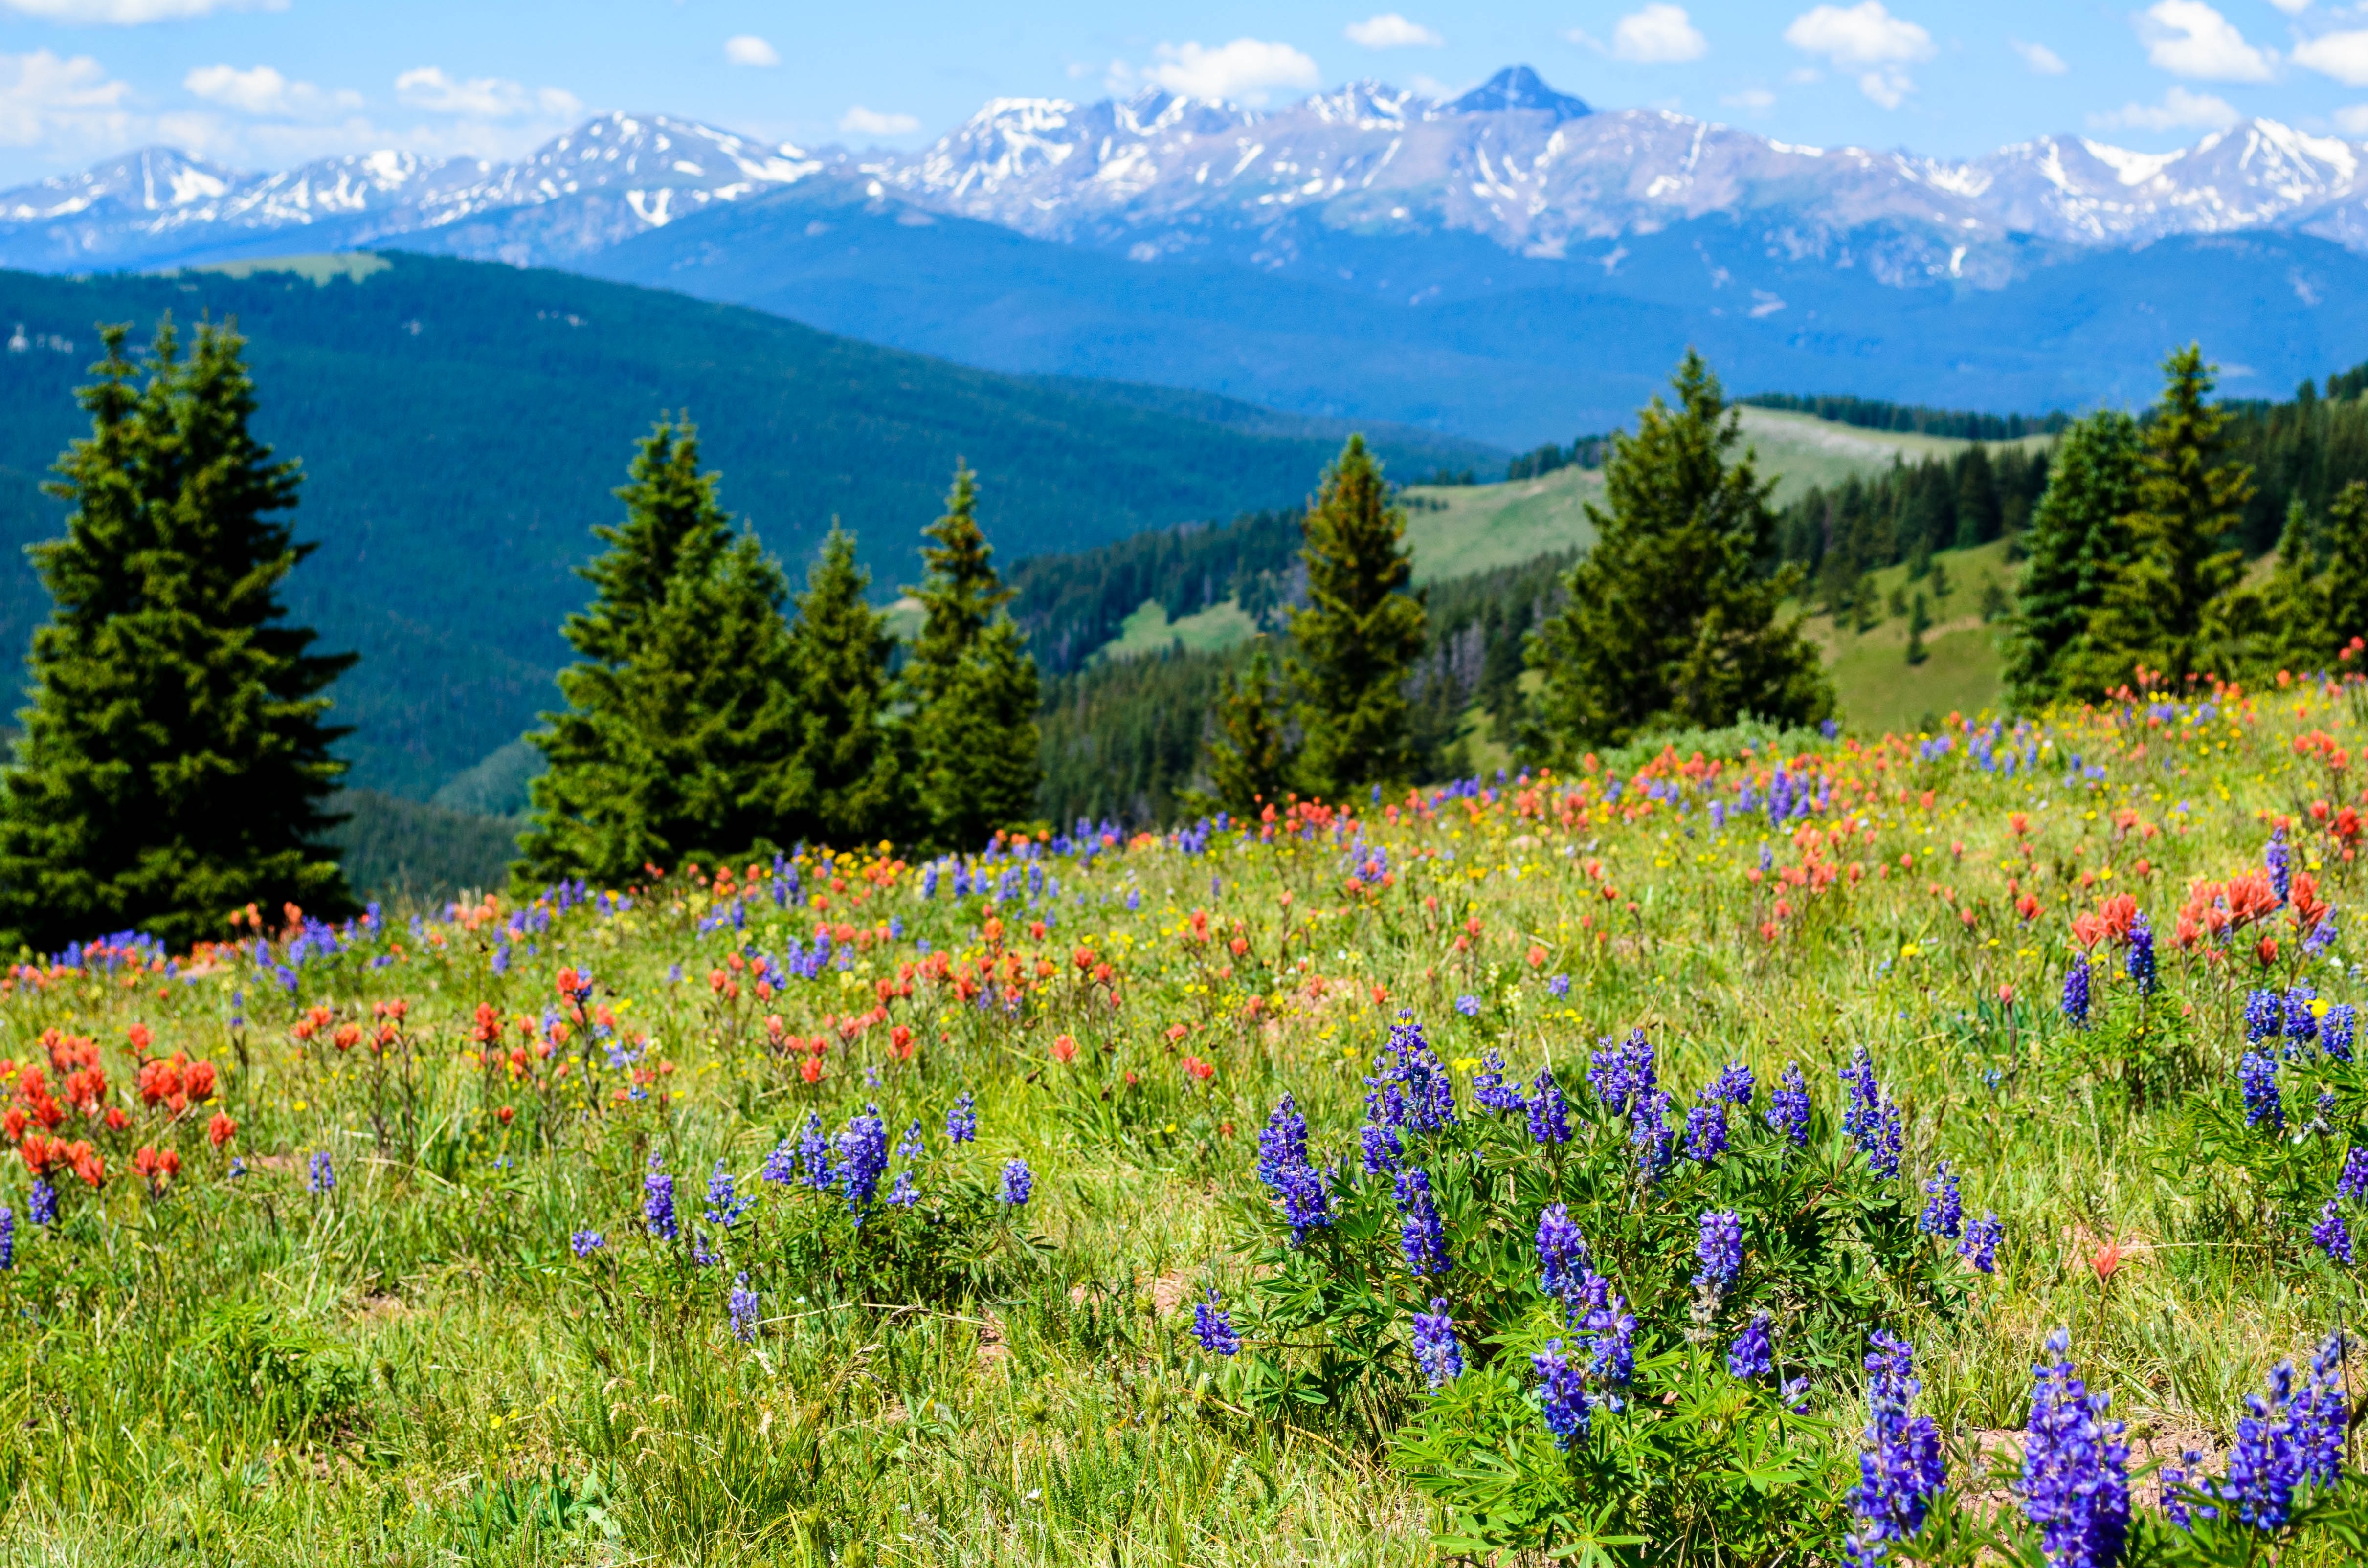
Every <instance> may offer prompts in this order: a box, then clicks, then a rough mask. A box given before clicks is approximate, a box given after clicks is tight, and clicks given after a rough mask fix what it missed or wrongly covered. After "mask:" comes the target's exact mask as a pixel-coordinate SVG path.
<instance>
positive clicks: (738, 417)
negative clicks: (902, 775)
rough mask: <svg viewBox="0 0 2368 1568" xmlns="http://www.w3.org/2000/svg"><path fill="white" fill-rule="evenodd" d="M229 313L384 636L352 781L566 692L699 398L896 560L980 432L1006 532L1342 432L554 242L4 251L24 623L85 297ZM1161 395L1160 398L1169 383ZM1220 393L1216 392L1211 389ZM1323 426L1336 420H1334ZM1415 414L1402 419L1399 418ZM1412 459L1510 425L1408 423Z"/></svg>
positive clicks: (431, 758)
mask: <svg viewBox="0 0 2368 1568" xmlns="http://www.w3.org/2000/svg"><path fill="white" fill-rule="evenodd" d="M167 311H171V312H175V314H176V316H177V317H179V318H181V319H183V320H193V319H195V318H198V317H199V316H206V315H211V316H213V317H216V318H221V317H225V316H235V317H236V318H237V320H238V323H239V325H240V328H241V330H242V331H243V332H244V333H245V335H246V336H247V338H248V339H249V343H250V358H251V361H252V363H253V365H254V367H255V372H256V381H257V383H258V385H259V386H260V387H261V389H262V399H261V408H260V410H259V412H258V414H257V415H256V429H257V431H258V433H259V434H260V435H261V436H262V437H264V438H265V439H267V440H268V441H271V442H272V443H274V444H275V445H276V446H277V447H278V449H279V452H280V453H281V455H283V456H292V457H297V458H301V459H302V460H303V462H304V470H305V473H306V476H307V477H306V482H305V485H304V490H303V494H302V502H301V505H300V506H299V509H298V512H297V514H296V517H297V536H298V537H299V538H300V539H305V540H318V541H319V542H320V546H321V548H320V550H319V551H318V552H317V553H316V554H314V555H313V557H312V558H311V559H309V560H308V561H306V562H304V564H303V565H302V567H301V568H300V569H299V570H298V571H297V572H296V574H294V576H293V577H292V578H291V579H290V583H289V599H290V607H291V608H292V609H293V610H294V612H295V613H296V614H297V615H298V616H299V617H300V618H301V619H303V620H305V621H307V622H309V623H311V624H313V625H317V626H320V627H321V628H323V629H324V631H325V633H326V634H327V636H328V637H329V638H330V640H331V642H332V644H333V645H334V646H336V647H340V648H351V649H355V650H358V651H359V652H360V653H361V654H362V655H363V656H362V660H361V663H360V665H359V666H358V667H357V668H356V669H355V671H354V672H353V673H352V674H351V675H349V676H347V677H346V678H345V679H344V680H343V681H341V682H340V683H339V684H338V687H337V689H336V699H337V704H338V709H337V712H338V717H339V719H340V720H341V721H342V722H346V723H349V724H352V725H354V726H355V733H354V734H353V736H352V737H351V738H350V739H349V740H348V741H347V743H346V749H347V755H349V756H351V757H352V758H353V759H354V761H355V764H356V767H355V774H354V779H353V782H354V783H356V784H357V785H361V786H368V787H374V788H379V789H384V790H393V791H395V792H397V793H402V794H412V795H420V796H424V795H427V794H428V793H430V792H432V791H433V790H435V789H436V788H437V787H438V785H439V784H440V783H441V782H442V781H444V780H445V779H446V778H449V777H450V776H452V775H453V774H455V773H458V772H459V771H461V770H462V769H465V768H467V767H470V766H471V765H472V764H473V763H475V762H477V761H478V760H479V759H480V758H482V757H484V756H487V755H488V754H490V753H492V752H494V751H495V749H497V748H498V747H500V746H502V745H503V744H506V743H508V742H511V741H513V740H515V739H516V738H517V736H518V734H519V733H520V732H522V731H523V730H525V729H526V728H527V727H528V726H529V724H530V723H531V722H533V719H534V715H535V714H536V713H537V712H538V711H540V710H542V709H545V708H548V707H549V706H550V705H551V702H552V688H551V676H552V671H553V669H555V668H556V667H557V665H558V664H559V662H560V657H561V654H562V653H563V651H564V650H563V649H562V647H561V644H560V642H559V639H558V626H559V623H560V620H561V619H562V618H563V617H564V616H565V615H566V614H567V613H568V612H569V611H570V610H572V609H574V608H576V607H577V606H578V605H579V604H580V603H581V602H582V597H583V585H582V584H581V583H580V582H579V581H578V580H577V579H576V577H575V574H574V572H573V568H574V567H575V565H576V564H578V563H579V562H582V561H584V560H586V558H587V557H588V556H589V555H590V553H591V551H592V547H593V540H592V538H591V535H590V533H589V531H588V530H589V529H590V528H591V527H592V525H593V524H595V523H599V522H604V521H609V520H611V519H612V518H613V517H614V516H615V515H616V514H617V510H618V508H617V504H616V502H615V501H614V500H613V499H612V498H611V496H610V495H609V491H610V490H611V489H613V488H614V487H615V486H616V485H618V484H620V483H622V482H623V479H624V470H625V462H626V459H627V458H628V457H629V456H630V455H631V452H632V442H633V440H634V439H635V437H638V436H640V435H642V434H643V433H644V432H645V431H646V430H647V429H648V427H649V426H650V424H651V423H652V421H654V420H655V418H656V417H657V415H658V414H659V412H660V411H661V410H666V409H676V408H687V409H688V410H689V414H690V416H691V417H692V418H693V419H695V420H697V421H699V422H700V430H701V436H702V438H703V441H704V447H705V451H706V454H707V458H708V460H709V461H710V462H711V463H712V465H713V466H714V467H716V468H718V469H720V470H721V471H722V472H723V474H724V476H725V480H724V489H723V503H724V505H725V506H726V507H727V508H728V509H730V510H731V511H733V512H734V514H736V515H738V516H740V517H744V518H746V520H747V521H748V522H749V523H750V524H752V525H753V526H754V527H756V528H757V529H758V530H759V532H760V533H761V534H762V536H763V538H764V541H765V543H766V545H767V547H768V549H770V550H772V551H776V552H778V553H779V554H780V556H781V557H782V558H783V559H784V560H785V561H788V562H791V563H793V564H798V563H802V562H803V561H804V559H806V558H807V557H808V556H809V555H810V554H811V552H812V551H813V550H814V548H815V546H816V544H817V542H818V541H819V540H820V538H821V536H822V534H823V532H824V531H825V529H827V528H828V527H829V525H830V521H831V519H832V518H833V517H837V518H839V519H840V520H841V521H842V522H843V523H844V524H845V525H846V526H847V528H848V529H849V530H850V531H851V532H853V533H854V534H856V535H857V537H858V540H859V541H860V552H861V555H862V557H863V559H864V561H865V562H866V563H867V564H869V565H870V566H871V569H872V571H873V573H874V575H875V580H876V581H877V582H878V583H879V584H880V585H882V587H887V586H892V585H894V584H896V583H899V582H902V581H906V580H909V579H910V577H911V576H912V574H913V573H914V570H915V565H916V558H915V556H914V550H915V547H916V543H917V540H918V538H919V529H920V528H921V526H922V525H923V524H925V523H927V522H928V520H929V518H930V517H933V516H935V515H936V512H937V508H938V503H939V498H940V496H941V495H942V494H943V492H944V489H945V485H946V482H947V480H948V478H949V477H950V476H951V473H952V472H953V469H954V464H955V461H956V460H957V459H958V458H966V459H968V460H969V461H970V462H971V464H972V466H973V467H974V468H975V469H977V471H978V472H979V476H980V506H981V517H982V519H983V521H984V523H985V527H986V528H987V529H988V531H989V533H990V535H991V537H992V538H993V540H995V542H996V547H997V549H998V550H999V551H1001V552H1002V553H1003V555H1004V557H1005V559H1007V560H1008V559H1013V558H1016V557H1019V556H1023V555H1029V554H1035V553H1039V552H1042V551H1056V550H1069V549H1076V548H1078V547H1080V546H1084V545H1089V544H1096V543H1099V542H1102V541H1104V540H1115V539H1120V538H1123V537H1126V536H1128V535H1132V534H1136V533H1140V532H1142V531H1144V530H1145V529H1149V528H1159V527H1163V526H1166V525H1169V524H1173V523H1178V522H1182V521H1184V520H1186V519H1189V518H1194V517H1231V516H1233V515H1234V514H1235V513H1236V512H1239V511H1241V510H1243V509H1245V508H1255V507H1258V506H1284V505H1289V504H1291V503H1292V502H1295V501H1297V500H1299V499H1300V498H1302V497H1304V495H1305V494H1306V492H1307V487H1308V484H1309V482H1310V479H1311V476H1312V475H1314V474H1315V472H1317V471H1318V470H1319V469H1320V468H1321V467H1322V466H1323V463H1324V460H1326V457H1328V456H1329V455H1330V453H1331V452H1332V451H1333V450H1334V449H1336V448H1337V446H1338V438H1337V436H1336V435H1335V434H1334V433H1333V432H1332V430H1331V427H1330V426H1320V427H1318V426H1304V425H1296V424H1294V422H1293V421H1292V420H1291V419H1290V417H1289V416H1287V415H1272V414H1269V413H1267V412H1266V411H1262V410H1250V409H1247V408H1246V407H1244V406H1243V405H1238V404H1228V403H1225V402H1224V400H1223V399H1216V398H1205V397H1200V398H1196V399H1195V401H1194V403H1193V406H1192V409H1191V410H1190V412H1185V411H1179V410H1178V409H1177V408H1176V407H1174V406H1171V405H1169V404H1168V403H1166V402H1164V401H1163V400H1160V399H1156V398H1152V399H1148V400H1146V399H1144V398H1142V397H1139V396H1138V397H1135V398H1134V399H1133V401H1132V402H1130V401H1126V400H1125V399H1126V394H1125V393H1124V392H1121V391H1114V392H1113V393H1112V399H1113V400H1105V399H1102V398H1099V397H1096V396H1093V395H1089V394H1090V393H1091V392H1093V391H1094V390H1095V388H1094V384H1093V383H1090V382H1076V381H1068V382H1063V383H1060V384H1058V385H1054V384H1050V383H1046V382H1043V381H1030V380H1023V379H1019V378H1013V377H1007V376H999V375H995V374H991V373H988V372H985V371H980V370H974V369H965V368H962V367H959V366H955V365H951V364H948V363H945V362H943V361H939V360H934V359H928V358H922V357H920V356H917V355H914V354H907V353H901V352H897V351H894V350H890V349H883V348H877V347H871V346H869V345H866V344H860V343H854V342H850V341H848V340H847V339H844V338H837V337H832V336H829V335H825V334H823V333H819V332H815V331H814V330H812V329H810V328H807V327H803V326H800V325H797V324H793V323H791V322H787V321H783V320H781V319H780V318H778V317H774V316H768V315H765V314H762V313H759V312H755V311H749V310H744V309H739V308H736V307H732V306H723V305H714V304H709V303H704V302H701V301H693V300H689V299H685V298H683V297H681V296H678V295H674V294H666V293H661V292H656V291H653V290H642V289H634V288H630V287H626V286H622V285H619V284H613V283H605V282H599V281H595V280H592V279H588V278H579V277H574V276H570V275H566V274H561V273H554V272H540V271H526V270H520V269H518V268H513V267H500V266H493V265H487V264H480V263H473V262H459V261H446V260H438V259H431V258H426V257H416V256H393V257H386V258H379V257H370V256H354V257H345V258H336V259H325V258H324V259H321V260H316V261H314V262H313V263H311V264H308V265H307V266H306V268H305V270H302V271H295V272H291V271H286V270H272V269H270V268H269V267H262V268H254V267H238V268H234V269H231V270H224V271H205V272H191V273H185V274H181V275H178V276H171V277H135V276H119V277H104V278H54V277H40V276H35V275H31V274H25V273H0V326H6V325H10V324H13V326H14V328H15V330H14V333H13V335H12V336H11V337H10V338H8V339H7V344H6V347H7V351H6V353H0V411H5V413H6V418H5V419H0V646H6V647H7V648H10V649H12V650H22V649H23V647H24V646H25V644H26V641H27V639H28V636H29V635H30V632H31V630H32V627H33V625H34V623H35V621H36V620H37V619H39V617H40V614H41V612H42V599H41V597H40V591H39V588H38V586H37V585H35V584H34V582H33V580H32V578H31V576H30V574H29V573H28V570H27V569H26V567H25V566H24V564H23V563H22V558H21V553H20V547H21V546H23V545H25V544H27V543H29V542H31V541H33V540H38V539H41V538H45V537H48V536H50V535H51V534H52V533H54V532H55V531H56V528H57V526H58V520H59V517H61V515H62V514H61V512H60V510H59V509H58V507H57V506H56V505H55V504H54V503H51V502H50V501H47V500H45V499H44V498H43V497H41V496H40V494H38V490H37V485H38V483H39V482H40V478H41V476H42V475H43V474H44V473H45V472H47V470H48V468H49V466H50V464H51V461H52V460H54V459H55V458H56V457H57V455H58V453H59V451H60V450H61V449H63V447H64V446H65V444H66V442H67V441H68V440H69V439H71V438H73V437H75V436H78V435H81V434H84V433H85V432H86V431H87V428H88V419H87V416H86V415H84V414H83V412H82V411H81V410H80V409H78V408H77V407H76V406H75V404H74V394H73V389H74V387H75V386H76V385H78V384H80V383H81V382H82V381H85V379H86V376H85V368H86V366H87V365H88V363H89V362H90V360H91V359H92V358H94V357H95V355H96V352H97V336H96V334H95V332H94V330H93V324H94V323H97V322H100V321H129V322H131V323H133V324H134V338H135V340H141V339H144V338H145V336H146V335H147V333H148V331H149V329H150V328H151V327H153V325H154V323H155V321H156V319H157V318H158V317H159V316H160V315H161V314H163V313H164V312H167ZM1146 403H1147V404H1148V405H1147V406H1146V405H1145V404H1146ZM1194 414H1203V415H1212V417H1221V418H1222V419H1223V420H1224V423H1213V422H1212V419H1210V418H1196V417H1193V416H1192V415H1194ZM1319 431H1320V433H1318V432H1319ZM1393 441H1397V442H1398V443H1399V445H1398V446H1396V447H1395V448H1394V447H1393V446H1392V445H1391V443H1392V442H1393ZM1381 442H1382V445H1383V449H1384V450H1385V451H1389V452H1392V453H1393V455H1394V456H1395V457H1396V459H1397V460H1398V461H1399V462H1400V463H1401V464H1402V465H1403V466H1404V467H1406V469H1408V470H1409V471H1415V470H1420V471H1424V472H1428V471H1429V469H1431V468H1434V467H1436V466H1438V465H1440V464H1441V463H1445V462H1455V463H1459V464H1462V463H1468V462H1471V461H1474V460H1480V461H1483V462H1495V463H1498V464H1501V463H1502V462H1503V460H1504V458H1503V454H1501V453H1496V452H1493V451H1491V450H1490V449H1486V448H1484V447H1478V446H1475V445H1474V444H1472V443H1469V442H1460V441H1453V440H1447V439H1441V438H1438V437H1423V436H1416V435H1411V434H1406V433H1395V434H1385V435H1383V437H1381Z"/></svg>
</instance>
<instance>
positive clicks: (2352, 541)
mask: <svg viewBox="0 0 2368 1568" xmlns="http://www.w3.org/2000/svg"><path fill="white" fill-rule="evenodd" d="M2321 542H2322V544H2323V546H2324V549H2325V552H2326V554H2325V570H2324V579H2323V580H2324V582H2325V585H2326V586H2325V589H2324V597H2322V598H2321V599H2320V601H2319V606H2318V608H2319V612H2320V614H2321V615H2322V616H2323V617H2324V619H2323V621H2322V622H2321V624H2322V625H2324V626H2325V628H2326V631H2325V634H2324V637H2323V639H2322V642H2321V645H2322V646H2323V647H2325V648H2326V650H2327V653H2328V657H2330V658H2331V657H2333V656H2335V655H2336V654H2338V653H2340V652H2341V651H2342V649H2343V648H2344V647H2346V646H2347V645H2348V644H2349V643H2350V642H2351V640H2352V639H2353V638H2354V637H2368V483H2362V482H2361V481H2359V480H2356V479H2355V480H2353V481H2352V482H2351V483H2349V484H2347V485H2345V486H2344V487H2343V488H2342V489H2341V490H2340V491H2339V492H2337V493H2336V496H2335V499H2333V500H2332V501H2329V502H2328V504H2327V525H2326V528H2325V529H2324V532H2323V534H2322V537H2321ZM2358 662H2359V661H2357V660H2354V661H2353V663H2354V664H2355V665H2356V664H2358Z"/></svg>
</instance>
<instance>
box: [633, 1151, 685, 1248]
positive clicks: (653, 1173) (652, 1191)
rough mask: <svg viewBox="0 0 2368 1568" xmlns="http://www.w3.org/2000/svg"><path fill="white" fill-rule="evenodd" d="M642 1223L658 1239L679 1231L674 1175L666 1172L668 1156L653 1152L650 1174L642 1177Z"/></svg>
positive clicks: (673, 1235) (664, 1239)
mask: <svg viewBox="0 0 2368 1568" xmlns="http://www.w3.org/2000/svg"><path fill="white" fill-rule="evenodd" d="M642 1224H643V1227H644V1228H645V1229H647V1230H648V1232H649V1233H650V1234H651V1235H652V1236H653V1237H655V1239H656V1240H658V1241H662V1242H670V1241H672V1240H674V1239H675V1237H676V1236H677V1234H678V1233H679V1231H678V1229H677V1226H676V1224H675V1218H674V1177H673V1176H669V1175H667V1174H666V1156H665V1155H663V1154H660V1153H655V1152H653V1153H651V1155H650V1172H649V1175H647V1176H643V1178H642Z"/></svg>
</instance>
